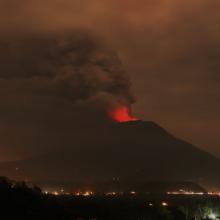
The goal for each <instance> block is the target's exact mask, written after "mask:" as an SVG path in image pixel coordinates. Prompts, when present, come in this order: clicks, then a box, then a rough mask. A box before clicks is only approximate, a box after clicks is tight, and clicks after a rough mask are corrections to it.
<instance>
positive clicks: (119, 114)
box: [111, 106, 138, 122]
mask: <svg viewBox="0 0 220 220" xmlns="http://www.w3.org/2000/svg"><path fill="white" fill-rule="evenodd" d="M111 116H112V119H113V120H114V121H116V122H129V121H137V120H138V119H137V118H135V117H132V116H131V115H130V114H129V109H128V108H127V107H126V106H122V107H118V108H116V109H114V110H113V111H112V113H111Z"/></svg>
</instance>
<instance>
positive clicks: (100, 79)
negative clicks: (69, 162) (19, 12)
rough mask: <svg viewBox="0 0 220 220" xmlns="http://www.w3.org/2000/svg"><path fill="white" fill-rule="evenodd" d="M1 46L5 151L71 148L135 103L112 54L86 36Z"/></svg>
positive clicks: (0, 114)
mask: <svg viewBox="0 0 220 220" xmlns="http://www.w3.org/2000/svg"><path fill="white" fill-rule="evenodd" d="M0 47H1V50H0V57H1V59H0V98H1V103H0V120H1V125H0V130H1V131H2V132H3V133H4V134H5V135H3V137H2V138H1V141H0V142H1V143H0V144H1V145H2V146H4V149H10V148H12V149H13V148H14V146H15V145H17V146H19V145H20V146H22V147H21V148H22V149H24V151H25V149H26V148H29V149H30V150H32V149H33V148H39V147H42V148H44V149H47V148H50V147H54V146H56V145H57V147H60V146H61V145H62V146H65V145H68V146H69V145H70V146H71V145H72V142H73V143H75V142H76V140H74V141H71V139H73V138H76V136H77V137H79V136H80V135H82V136H83V135H85V133H86V132H85V127H87V128H88V127H92V129H94V126H96V124H102V123H103V122H104V121H105V120H106V122H107V121H108V120H109V117H108V116H109V111H112V110H113V109H115V108H117V107H118V106H127V107H128V108H129V107H130V105H131V104H132V102H133V101H134V99H133V96H132V94H131V92H130V81H129V79H128V77H127V76H126V74H125V72H124V71H123V68H122V65H121V63H120V60H119V58H118V56H117V54H116V53H115V52H114V51H112V50H111V49H109V48H108V47H107V46H106V44H105V43H104V42H103V41H102V40H100V39H99V38H98V37H95V36H92V35H91V34H88V33H87V32H82V31H76V33H75V34H74V33H71V34H69V33H68V34H65V35H53V36H44V37H42V35H41V37H31V36H28V37H25V38H21V37H18V38H15V37H14V38H13V39H12V40H10V39H7V40H4V39H2V40H1V43H0ZM88 122H89V123H90V124H88ZM91 123H92V125H91ZM76 128H77V129H76ZM79 133H80V134H79ZM88 133H89V134H90V132H88ZM33 146H34V147H33ZM38 151H39V150H38Z"/></svg>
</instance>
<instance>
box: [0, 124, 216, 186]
mask: <svg viewBox="0 0 220 220" xmlns="http://www.w3.org/2000/svg"><path fill="white" fill-rule="evenodd" d="M219 168H220V160H219V159H217V158H215V157H214V156H212V155H210V154H209V153H207V152H205V151H203V150H200V149H199V148H197V147H195V146H193V145H191V144H190V143H187V142H185V141H183V140H180V139H178V138H176V137H174V136H173V135H172V134H170V133H169V132H167V131H166V130H165V129H163V128H162V127H160V126H159V125H157V124H156V123H154V122H150V121H149V122H147V121H132V122H125V123H113V124H111V125H110V126H106V127H105V128H104V129H100V130H99V131H96V132H94V134H93V135H92V136H89V137H86V136H85V138H83V139H80V140H76V144H75V146H70V147H65V148H63V149H60V150H59V151H54V152H50V153H48V154H44V155H39V156H37V157H33V158H29V159H27V160H23V161H16V162H10V163H2V164H0V172H1V174H2V175H7V176H9V177H10V178H13V179H24V180H25V179H27V180H31V181H35V182H41V183H49V182H61V183H62V182H72V183H74V182H77V183H79V182H81V183H92V182H99V181H100V182H101V181H102V182H103V181H110V180H117V181H122V182H139V183H144V182H146V181H192V182H196V183H202V184H214V185H217V184H219V182H220V181H219V179H220V177H219V176H218V174H219Z"/></svg>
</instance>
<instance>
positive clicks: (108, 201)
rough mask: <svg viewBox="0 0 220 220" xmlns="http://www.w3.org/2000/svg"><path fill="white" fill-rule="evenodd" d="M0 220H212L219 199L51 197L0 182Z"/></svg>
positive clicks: (7, 181)
mask: <svg viewBox="0 0 220 220" xmlns="http://www.w3.org/2000/svg"><path fill="white" fill-rule="evenodd" d="M0 202H1V208H0V219H3V220H7V219H22V220H26V219H28V220H31V219H36V220H42V219H43V220H44V219H45V220H47V219H48V220H49V219H53V220H58V219H59V220H69V219H71V220H82V219H84V220H95V219H96V220H119V219H120V220H212V219H220V218H219V217H218V216H219V214H220V213H219V212H220V199H219V198H218V197H210V196H168V195H139V196H137V195H135V196H134V195H133V196H132V195H130V196H128V195H127V196H126V195H124V196H93V197H74V196H70V195H63V196H53V195H46V194H44V193H42V192H41V189H40V188H38V187H31V188H30V187H28V186H27V185H26V184H25V183H20V182H19V183H18V182H12V181H9V180H8V179H7V178H4V177H1V178H0Z"/></svg>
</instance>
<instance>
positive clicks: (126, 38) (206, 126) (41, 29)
mask: <svg viewBox="0 0 220 220" xmlns="http://www.w3.org/2000/svg"><path fill="white" fill-rule="evenodd" d="M219 11H220V2H219V0H208V1H207V0H185V1H176V0H163V1H162V0H145V1H144V0H136V1H131V0H102V1H98V0H90V1H89V0H20V1H16V0H1V1H0V32H1V37H0V58H1V59H0V100H1V102H0V122H1V123H0V160H1V161H5V160H14V159H21V158H26V157H29V156H31V155H33V154H39V153H42V152H44V151H48V150H51V149H53V148H60V147H63V146H67V145H68V146H71V145H74V143H75V141H76V140H75V137H77V136H80V135H82V134H83V133H84V132H87V131H86V130H87V129H88V128H89V127H92V128H93V130H94V129H95V128H96V127H97V128H98V127H99V126H101V124H102V123H108V120H109V118H111V117H109V116H111V112H112V111H114V109H115V108H118V107H121V106H127V107H128V108H129V109H130V110H132V113H133V115H134V116H135V117H138V118H141V119H143V120H147V121H148V120H150V121H155V122H157V123H159V124H160V125H161V126H163V127H164V128H166V129H167V130H169V131H170V132H171V133H173V134H174V135H176V136H178V137H181V138H183V139H185V140H187V141H189V142H191V143H193V144H195V145H197V146H199V147H201V148H203V149H205V150H207V151H209V152H211V153H213V154H215V155H217V156H218V157H220V148H219V147H220V136H219V130H220V114H219V112H220V102H219V100H220V75H219V72H220V62H219V59H220V40H219V39H220V23H219V21H220V13H219ZM110 120H111V119H110ZM88 133H89V131H88ZM73 134H74V135H75V136H74V135H73Z"/></svg>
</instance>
